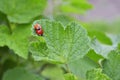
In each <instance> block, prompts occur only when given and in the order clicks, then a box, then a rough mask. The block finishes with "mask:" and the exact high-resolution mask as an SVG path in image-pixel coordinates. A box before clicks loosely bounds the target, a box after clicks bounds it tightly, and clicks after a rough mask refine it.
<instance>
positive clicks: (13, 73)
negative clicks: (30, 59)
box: [2, 68, 43, 80]
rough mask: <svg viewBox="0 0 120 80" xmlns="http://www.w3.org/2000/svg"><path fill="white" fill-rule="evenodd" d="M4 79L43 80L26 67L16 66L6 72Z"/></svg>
mask: <svg viewBox="0 0 120 80" xmlns="http://www.w3.org/2000/svg"><path fill="white" fill-rule="evenodd" d="M2 80H43V79H42V78H40V77H39V76H37V75H35V74H33V73H31V72H30V71H27V70H26V69H24V68H14V69H11V70H8V71H7V72H5V74H4V76H3V79H2Z"/></svg>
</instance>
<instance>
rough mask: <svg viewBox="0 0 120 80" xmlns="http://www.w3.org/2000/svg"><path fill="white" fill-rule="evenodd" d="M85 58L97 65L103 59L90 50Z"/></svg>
mask: <svg viewBox="0 0 120 80" xmlns="http://www.w3.org/2000/svg"><path fill="white" fill-rule="evenodd" d="M87 56H88V57H89V58H90V59H92V60H93V61H94V62H96V63H98V62H99V60H100V59H104V58H103V56H101V55H99V54H97V53H96V52H95V51H94V50H90V51H89V52H88V53H87Z"/></svg>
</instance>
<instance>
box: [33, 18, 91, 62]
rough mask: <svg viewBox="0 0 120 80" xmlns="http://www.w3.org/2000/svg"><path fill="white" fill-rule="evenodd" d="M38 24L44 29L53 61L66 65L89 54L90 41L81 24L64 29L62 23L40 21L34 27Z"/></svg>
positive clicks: (73, 24)
mask: <svg viewBox="0 0 120 80" xmlns="http://www.w3.org/2000/svg"><path fill="white" fill-rule="evenodd" d="M36 23H39V24H40V25H42V27H43V29H44V38H45V41H46V44H47V47H48V51H49V53H50V55H49V57H51V58H52V59H54V60H57V61H60V62H62V63H66V62H67V61H74V60H76V59H78V58H81V57H83V56H84V55H85V54H86V53H87V52H88V50H89V46H88V44H89V39H88V36H87V33H86V31H85V29H83V28H82V27H81V26H80V25H79V24H77V23H75V22H72V23H70V24H69V25H67V26H66V28H64V27H63V25H62V24H61V23H58V22H54V21H49V20H40V21H39V20H38V21H35V22H34V23H33V25H34V24H36ZM84 43H85V44H84Z"/></svg>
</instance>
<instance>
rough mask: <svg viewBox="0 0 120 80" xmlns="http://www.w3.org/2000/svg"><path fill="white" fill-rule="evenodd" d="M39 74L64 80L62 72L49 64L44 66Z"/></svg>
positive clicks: (52, 78) (56, 79) (51, 78)
mask: <svg viewBox="0 0 120 80" xmlns="http://www.w3.org/2000/svg"><path fill="white" fill-rule="evenodd" d="M41 74H42V76H44V77H46V78H48V79H50V80H64V75H63V74H64V73H63V71H62V69H61V68H60V67H58V66H53V65H51V66H50V65H49V66H47V67H45V69H44V70H43V71H42V73H41Z"/></svg>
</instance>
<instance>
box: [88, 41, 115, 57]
mask: <svg viewBox="0 0 120 80" xmlns="http://www.w3.org/2000/svg"><path fill="white" fill-rule="evenodd" d="M90 46H91V48H92V49H93V50H94V51H95V52H96V53H97V54H99V55H102V56H103V57H104V58H107V55H108V53H109V52H110V51H111V50H114V46H110V45H105V44H102V43H100V42H99V41H98V40H97V39H93V40H91V45H90Z"/></svg>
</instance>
